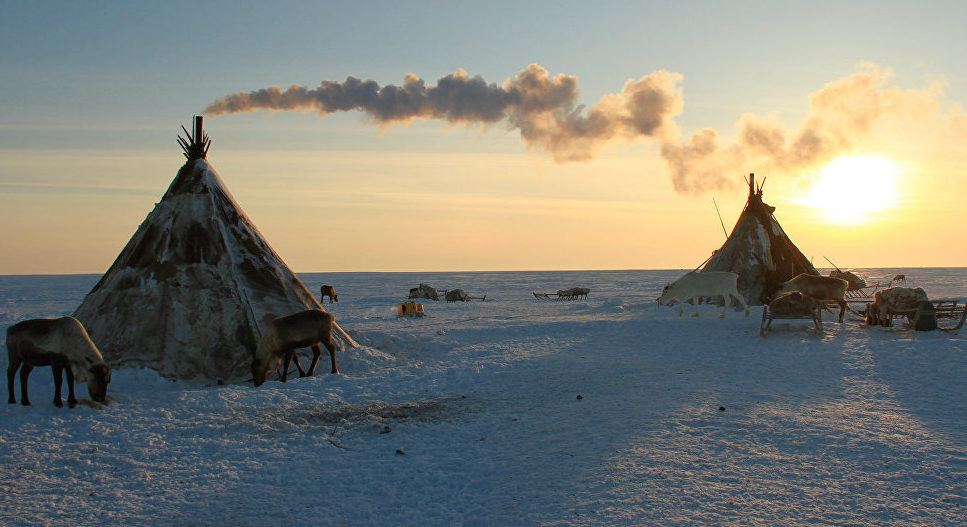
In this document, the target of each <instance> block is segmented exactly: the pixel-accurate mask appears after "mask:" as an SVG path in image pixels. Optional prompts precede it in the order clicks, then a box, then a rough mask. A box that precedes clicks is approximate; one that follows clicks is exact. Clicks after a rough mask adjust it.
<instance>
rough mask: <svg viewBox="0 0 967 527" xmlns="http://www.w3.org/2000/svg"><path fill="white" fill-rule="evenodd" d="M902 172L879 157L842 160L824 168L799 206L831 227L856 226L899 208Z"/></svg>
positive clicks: (853, 157) (839, 159)
mask: <svg viewBox="0 0 967 527" xmlns="http://www.w3.org/2000/svg"><path fill="white" fill-rule="evenodd" d="M898 173H899V168H898V167H897V165H896V163H894V162H893V161H891V160H890V159H887V158H884V157H879V156H843V157H838V158H836V159H834V160H833V161H831V162H830V163H829V164H828V165H826V166H825V167H823V169H822V171H820V173H819V176H818V177H817V178H816V181H815V182H814V183H813V185H812V189H811V190H810V193H809V195H808V196H807V197H806V199H804V200H802V201H801V202H800V204H802V205H806V206H807V207H813V208H815V209H817V211H818V212H819V213H820V215H821V216H822V217H823V218H824V219H825V220H827V221H829V222H831V223H836V224H839V225H855V224H862V223H866V222H868V221H869V220H870V219H871V218H872V217H873V216H874V214H875V213H877V212H881V211H884V210H888V209H890V208H893V207H894V206H896V201H897V197H896V194H897V193H896V184H897V174H898Z"/></svg>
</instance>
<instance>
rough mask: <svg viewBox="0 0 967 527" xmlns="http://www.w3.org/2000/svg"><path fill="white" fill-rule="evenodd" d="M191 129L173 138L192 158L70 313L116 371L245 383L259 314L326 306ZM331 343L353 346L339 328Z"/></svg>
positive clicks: (199, 135)
mask: <svg viewBox="0 0 967 527" xmlns="http://www.w3.org/2000/svg"><path fill="white" fill-rule="evenodd" d="M182 129H183V130H184V127H183V128H182ZM193 132H194V133H193V134H192V133H189V132H188V131H187V130H185V134H186V135H187V136H188V140H185V139H183V138H181V137H179V138H178V140H179V142H180V143H181V145H182V148H183V149H184V150H185V157H187V158H188V161H187V162H186V163H185V165H184V166H182V167H181V169H180V170H179V171H178V175H177V176H175V179H174V181H172V183H171V186H169V187H168V190H167V192H165V194H164V196H163V197H162V198H161V201H160V202H159V203H157V204H156V205H155V207H154V210H152V211H151V213H150V214H148V216H147V218H145V220H144V222H142V223H141V226H140V227H138V229H137V231H136V232H135V233H134V235H133V236H132V237H131V239H130V240H129V241H128V243H127V245H126V246H125V247H124V249H123V250H122V251H121V253H120V254H119V255H118V257H117V259H116V260H115V261H114V264H113V265H111V267H110V269H108V271H107V272H106V273H105V274H104V276H103V277H102V278H101V280H100V281H99V282H98V283H97V284H96V285H95V286H94V288H93V289H92V290H91V292H90V293H88V294H87V296H86V297H85V298H84V301H83V302H82V303H81V305H80V307H78V308H77V311H76V312H75V313H74V316H75V317H76V318H78V319H79V320H81V322H83V323H84V325H85V327H86V328H87V330H88V333H90V335H91V338H92V339H93V340H94V342H96V343H97V345H98V347H99V348H100V350H101V352H102V353H103V354H104V357H105V359H107V361H108V362H110V363H111V364H113V365H115V366H143V367H148V368H152V369H154V370H157V371H158V372H160V373H161V374H162V375H164V376H166V377H172V378H178V379H193V380H198V381H203V382H206V381H207V382H212V381H215V382H222V381H224V382H241V381H244V380H246V379H249V378H251V362H252V354H253V352H254V350H255V347H256V345H257V343H258V340H259V338H260V336H261V331H260V324H261V323H262V319H263V317H265V316H266V315H267V314H274V315H278V316H282V315H289V314H292V313H295V312H299V311H303V310H306V309H321V308H322V307H321V306H320V304H319V303H318V302H317V301H316V300H315V298H314V297H313V296H312V294H311V293H310V292H309V291H308V290H307V289H306V287H305V286H304V285H303V284H302V282H301V281H300V280H299V278H297V277H296V275H295V274H294V273H293V272H292V271H291V270H290V269H289V268H288V266H286V264H285V263H284V262H283V261H282V258H280V257H279V255H278V254H276V252H275V251H274V250H273V249H272V247H271V246H269V244H268V242H266V241H265V239H264V238H263V237H262V235H261V234H260V233H259V231H258V229H256V227H255V225H254V224H253V223H252V221H251V220H250V219H248V217H246V215H245V213H244V212H242V210H241V208H240V207H239V206H238V203H236V202H235V199H234V198H233V197H232V196H231V194H229V192H228V189H227V188H225V184H224V183H223V182H222V180H221V178H220V177H219V176H218V174H217V173H216V172H215V170H214V169H213V168H212V166H211V165H210V164H209V162H208V160H207V159H206V154H207V151H208V147H209V146H210V144H211V141H210V140H209V139H208V136H207V135H205V134H204V133H203V131H202V117H200V116H196V117H195V126H194V130H193ZM333 343H334V344H335V345H336V347H337V348H339V349H346V348H347V347H350V346H355V345H356V343H355V342H353V340H352V338H351V337H349V335H347V334H346V333H345V332H344V331H343V330H342V328H339V327H338V325H334V326H333Z"/></svg>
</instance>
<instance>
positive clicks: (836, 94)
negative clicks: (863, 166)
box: [661, 64, 963, 194]
mask: <svg viewBox="0 0 967 527" xmlns="http://www.w3.org/2000/svg"><path fill="white" fill-rule="evenodd" d="M891 77H892V72H891V71H890V70H881V69H880V68H879V67H877V66H876V65H873V64H865V65H863V66H862V68H861V71H859V72H857V73H854V74H852V75H850V76H848V77H845V78H842V79H839V80H836V81H833V82H830V83H828V84H826V86H824V87H823V88H822V89H821V90H819V91H816V92H814V93H812V94H811V95H810V96H809V114H808V116H807V118H806V120H805V121H804V122H803V124H802V125H801V126H800V127H799V129H798V130H788V129H787V128H786V126H785V125H784V124H783V123H781V122H779V121H778V120H777V119H776V118H775V117H774V116H768V117H763V116H759V115H752V114H745V115H743V116H742V117H741V118H740V119H739V120H738V121H737V122H736V124H735V131H736V139H735V141H734V142H733V143H732V144H729V145H724V146H723V145H721V144H720V142H719V134H718V133H717V132H716V131H715V130H713V129H710V128H706V129H703V130H699V131H698V132H696V133H695V134H694V135H692V136H691V137H690V138H689V139H687V140H678V141H666V142H665V143H663V144H662V146H661V153H662V156H663V157H664V158H665V160H666V161H667V162H668V164H669V167H670V168H671V171H672V182H673V184H674V187H675V189H676V190H677V191H679V192H682V193H690V194H697V193H701V192H705V191H708V190H712V189H717V188H721V187H723V186H727V185H730V184H731V183H732V182H734V180H735V176H736V174H743V173H746V172H751V171H761V172H764V173H766V174H779V175H795V176H798V175H800V174H802V173H803V172H804V171H807V170H809V169H812V168H816V167H819V166H821V165H825V164H826V163H828V162H829V161H831V160H833V159H834V158H836V157H838V156H841V155H844V154H850V153H852V152H853V151H855V150H856V149H857V148H859V147H861V146H862V145H863V142H864V140H866V139H868V138H869V136H870V135H871V134H872V133H873V132H874V129H875V127H876V126H878V125H881V124H883V125H885V124H887V123H888V122H892V123H894V124H901V125H904V124H906V125H912V124H914V123H917V124H919V125H922V124H923V123H931V122H932V123H938V124H939V123H940V120H942V119H948V118H950V117H951V116H954V117H955V118H954V121H960V119H958V118H957V116H962V115H963V114H962V112H961V111H960V110H959V108H955V109H954V110H953V111H952V112H950V113H948V115H947V116H944V115H941V108H940V104H939V103H938V101H937V96H938V95H939V94H940V89H939V86H937V85H934V86H931V87H929V88H927V89H926V90H924V91H917V90H903V89H901V88H899V87H897V86H894V85H892V84H891Z"/></svg>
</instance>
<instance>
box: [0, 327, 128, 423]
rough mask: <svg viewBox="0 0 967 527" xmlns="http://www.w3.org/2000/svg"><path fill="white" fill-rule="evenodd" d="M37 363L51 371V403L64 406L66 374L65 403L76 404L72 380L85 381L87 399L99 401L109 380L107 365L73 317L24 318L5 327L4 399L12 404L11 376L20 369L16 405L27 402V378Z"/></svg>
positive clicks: (103, 400)
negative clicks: (88, 397) (52, 381)
mask: <svg viewBox="0 0 967 527" xmlns="http://www.w3.org/2000/svg"><path fill="white" fill-rule="evenodd" d="M37 366H50V367H51V370H53V373H54V405H55V406H58V407H61V406H64V401H63V399H61V396H60V393H61V386H63V382H64V374H65V373H66V374H67V404H68V405H70V406H71V407H73V406H75V405H76V404H77V397H76V396H75V395H74V381H75V380H77V381H79V382H86V383H87V392H88V394H89V395H90V396H91V399H93V400H94V401H97V402H99V403H103V402H105V401H106V399H107V385H108V383H109V382H111V367H110V366H108V364H107V363H106V362H104V357H102V356H101V352H100V351H98V349H97V346H95V345H94V342H92V341H91V337H90V336H89V335H88V334H87V330H86V329H84V326H83V325H82V324H81V322H80V321H79V320H77V319H76V318H74V317H61V318H50V319H48V318H38V319H32V320H24V321H23V322H18V323H17V324H14V325H12V326H10V327H9V328H7V391H8V392H9V395H10V397H9V398H8V399H7V402H8V403H10V404H14V403H16V402H17V398H16V397H15V396H14V387H13V385H14V376H15V375H16V373H17V370H18V369H19V370H20V404H22V405H24V406H28V405H30V398H29V397H28V396H27V378H28V377H29V376H30V372H31V370H33V369H34V367H37Z"/></svg>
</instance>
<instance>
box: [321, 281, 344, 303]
mask: <svg viewBox="0 0 967 527" xmlns="http://www.w3.org/2000/svg"><path fill="white" fill-rule="evenodd" d="M319 293H320V294H319V302H320V303H322V301H323V300H325V299H326V297H327V296H328V297H329V303H330V304H331V303H333V302H339V295H337V294H336V290H335V289H334V288H333V287H332V286H331V285H324V286H322V287H321V288H319Z"/></svg>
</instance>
